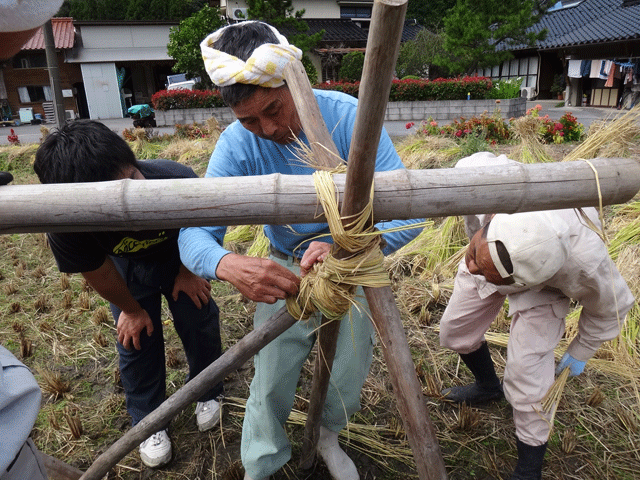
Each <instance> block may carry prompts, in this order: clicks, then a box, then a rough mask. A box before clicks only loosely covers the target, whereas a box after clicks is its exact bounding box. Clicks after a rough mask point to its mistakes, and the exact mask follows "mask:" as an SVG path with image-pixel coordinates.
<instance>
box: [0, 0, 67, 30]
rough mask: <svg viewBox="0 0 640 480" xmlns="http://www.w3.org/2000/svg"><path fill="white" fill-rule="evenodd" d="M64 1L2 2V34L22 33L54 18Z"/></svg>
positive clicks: (20, 0) (0, 22)
mask: <svg viewBox="0 0 640 480" xmlns="http://www.w3.org/2000/svg"><path fill="white" fill-rule="evenodd" d="M61 6H62V0H0V32H22V31H24V30H31V29H34V28H37V27H39V26H41V25H43V24H44V23H45V22H46V21H47V20H49V19H50V18H51V17H53V16H54V15H55V14H56V13H57V12H58V10H60V7H61Z"/></svg>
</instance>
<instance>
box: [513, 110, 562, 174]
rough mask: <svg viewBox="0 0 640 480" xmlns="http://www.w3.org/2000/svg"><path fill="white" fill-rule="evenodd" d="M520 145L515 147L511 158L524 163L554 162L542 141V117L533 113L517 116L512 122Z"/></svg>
mask: <svg viewBox="0 0 640 480" xmlns="http://www.w3.org/2000/svg"><path fill="white" fill-rule="evenodd" d="M511 128H512V129H513V131H514V133H515V135H516V137H517V138H519V139H520V145H518V147H516V148H515V149H514V151H513V152H512V154H511V158H513V159H514V160H518V161H520V162H522V163H537V162H552V161H553V159H552V158H551V156H550V155H549V154H548V153H547V150H546V148H545V146H544V144H543V143H542V141H541V136H540V128H542V119H541V118H540V117H534V116H531V115H525V116H523V117H520V118H516V119H515V120H514V121H513V123H512V124H511Z"/></svg>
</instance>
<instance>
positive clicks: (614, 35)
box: [533, 0, 640, 49]
mask: <svg viewBox="0 0 640 480" xmlns="http://www.w3.org/2000/svg"><path fill="white" fill-rule="evenodd" d="M628 3H631V2H628ZM543 28H546V29H547V32H548V33H547V38H546V39H545V40H543V41H541V42H538V43H537V45H536V46H537V48H539V49H554V48H561V47H569V46H575V45H587V44H594V43H603V42H612V41H620V40H632V39H640V3H637V4H635V5H630V6H623V0H583V1H582V2H581V3H579V4H578V5H576V6H574V7H568V8H563V9H561V10H556V11H552V12H549V13H547V14H546V15H545V16H544V17H543V19H542V20H541V21H540V22H539V23H538V24H537V25H535V26H534V27H533V30H535V31H540V30H541V29H543Z"/></svg>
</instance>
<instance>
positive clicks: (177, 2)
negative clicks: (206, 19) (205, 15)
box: [58, 0, 207, 21]
mask: <svg viewBox="0 0 640 480" xmlns="http://www.w3.org/2000/svg"><path fill="white" fill-rule="evenodd" d="M206 3H207V0H65V1H64V3H63V5H62V8H61V9H60V11H59V12H58V16H69V17H73V18H74V19H76V20H149V21H152V20H183V19H185V18H187V17H188V16H190V15H192V14H194V13H195V12H197V11H198V10H200V9H201V8H202V7H203V6H204V5H205V4H206Z"/></svg>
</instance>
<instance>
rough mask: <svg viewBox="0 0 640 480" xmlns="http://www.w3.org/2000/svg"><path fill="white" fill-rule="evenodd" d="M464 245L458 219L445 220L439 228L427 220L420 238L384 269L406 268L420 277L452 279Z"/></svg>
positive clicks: (405, 247)
mask: <svg viewBox="0 0 640 480" xmlns="http://www.w3.org/2000/svg"><path fill="white" fill-rule="evenodd" d="M466 242H467V236H466V234H465V232H464V224H463V222H462V219H461V217H447V218H445V219H444V221H443V222H442V223H440V224H439V225H436V224H435V222H433V221H431V220H429V221H427V226H426V227H425V228H424V229H423V230H422V232H421V233H420V235H418V236H417V237H416V238H414V239H413V241H411V242H410V243H408V244H407V245H405V246H404V247H402V248H401V249H399V250H398V251H397V252H395V253H394V254H393V255H391V256H390V257H389V258H388V259H387V261H386V266H387V268H388V269H390V270H392V271H399V270H403V269H409V270H410V271H411V274H419V275H420V277H421V278H432V277H433V276H438V275H441V276H444V277H452V276H453V275H454V273H455V271H456V268H457V266H458V263H459V262H460V259H461V258H462V255H464V245H465V244H466Z"/></svg>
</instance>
